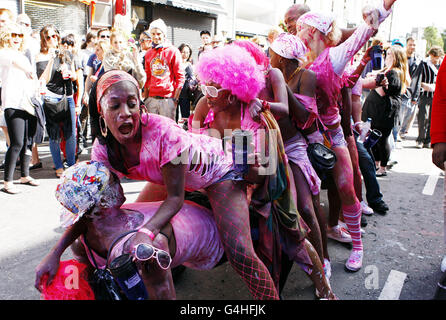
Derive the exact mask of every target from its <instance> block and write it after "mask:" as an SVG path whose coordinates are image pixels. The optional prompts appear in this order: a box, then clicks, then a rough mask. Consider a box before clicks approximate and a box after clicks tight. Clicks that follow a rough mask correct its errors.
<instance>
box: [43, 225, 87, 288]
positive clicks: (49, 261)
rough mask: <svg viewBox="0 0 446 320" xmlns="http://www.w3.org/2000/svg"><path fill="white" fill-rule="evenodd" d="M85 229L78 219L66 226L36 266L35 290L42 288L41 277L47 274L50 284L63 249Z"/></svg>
mask: <svg viewBox="0 0 446 320" xmlns="http://www.w3.org/2000/svg"><path fill="white" fill-rule="evenodd" d="M86 231H87V228H86V225H85V220H84V219H82V218H81V219H80V220H79V221H77V222H76V223H75V224H73V225H72V226H70V227H68V228H67V229H66V230H65V232H64V233H63V235H62V236H61V237H60V239H59V241H58V242H57V243H56V245H55V246H54V247H53V248H52V249H51V250H50V252H49V253H48V254H47V255H46V257H45V258H44V259H43V260H42V261H41V262H40V263H39V265H38V266H37V267H36V280H35V284H34V286H35V287H36V289H37V290H39V291H41V289H42V277H43V276H44V275H48V278H47V284H50V283H51V281H52V280H53V279H54V276H55V275H56V274H57V270H58V269H59V262H60V257H61V256H62V254H63V253H64V252H65V250H66V249H67V248H68V247H69V246H70V245H71V244H72V243H73V242H74V241H75V240H76V239H77V238H79V236H80V235H82V234H84V233H85V232H86Z"/></svg>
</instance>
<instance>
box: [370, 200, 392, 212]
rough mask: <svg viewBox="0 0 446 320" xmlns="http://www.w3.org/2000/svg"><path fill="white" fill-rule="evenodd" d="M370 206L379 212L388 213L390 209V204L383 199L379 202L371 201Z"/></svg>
mask: <svg viewBox="0 0 446 320" xmlns="http://www.w3.org/2000/svg"><path fill="white" fill-rule="evenodd" d="M369 207H370V208H372V209H373V211H375V212H376V213H379V214H386V213H387V211H389V206H388V205H387V204H386V203H385V202H384V201H383V200H381V201H380V202H378V203H373V204H372V203H369Z"/></svg>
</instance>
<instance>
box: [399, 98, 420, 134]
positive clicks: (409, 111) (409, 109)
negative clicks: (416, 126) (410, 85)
mask: <svg viewBox="0 0 446 320" xmlns="http://www.w3.org/2000/svg"><path fill="white" fill-rule="evenodd" d="M401 109H402V112H401V114H402V116H403V117H402V121H401V129H400V132H401V133H404V134H406V133H407V132H408V131H409V129H410V124H411V123H412V120H413V119H414V117H415V112H416V110H417V104H413V103H412V101H411V100H410V99H407V98H405V97H403V101H402V103H401Z"/></svg>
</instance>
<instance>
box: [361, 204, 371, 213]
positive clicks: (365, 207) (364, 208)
mask: <svg viewBox="0 0 446 320" xmlns="http://www.w3.org/2000/svg"><path fill="white" fill-rule="evenodd" d="M361 210H362V213H363V214H365V215H366V216H371V215H372V214H373V209H372V208H370V207H369V206H368V205H367V203H365V201H361Z"/></svg>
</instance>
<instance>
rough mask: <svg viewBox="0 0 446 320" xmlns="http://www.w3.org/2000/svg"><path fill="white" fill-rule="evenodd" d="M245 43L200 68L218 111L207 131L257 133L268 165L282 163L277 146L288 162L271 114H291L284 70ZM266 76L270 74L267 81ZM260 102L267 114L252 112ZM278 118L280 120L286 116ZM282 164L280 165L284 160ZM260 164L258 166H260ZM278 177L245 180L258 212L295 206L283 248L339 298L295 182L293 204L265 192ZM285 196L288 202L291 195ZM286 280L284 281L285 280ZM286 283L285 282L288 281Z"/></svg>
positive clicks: (215, 54)
mask: <svg viewBox="0 0 446 320" xmlns="http://www.w3.org/2000/svg"><path fill="white" fill-rule="evenodd" d="M241 43H243V45H240V44H239V45H237V44H236V45H230V46H226V47H224V48H219V49H214V50H212V51H210V52H207V53H203V54H202V55H201V56H200V61H199V63H198V65H197V66H196V70H197V73H198V76H199V78H200V80H201V81H202V83H203V84H202V85H203V91H204V93H205V98H206V104H207V105H208V106H209V108H210V111H211V112H212V118H209V117H208V118H207V123H206V127H207V128H208V129H209V134H218V135H221V136H224V135H225V132H227V131H226V130H228V129H230V130H231V131H232V130H236V129H242V130H245V131H251V132H252V134H253V137H254V139H253V140H254V142H255V152H256V153H257V154H261V155H265V154H268V155H269V158H268V165H270V164H271V163H273V162H275V161H276V160H275V159H274V158H273V157H274V156H273V155H272V154H273V152H272V150H273V149H274V148H275V147H274V145H277V146H279V149H281V150H282V151H283V153H282V154H281V152H280V150H279V152H278V153H277V155H278V158H280V157H281V156H283V157H284V158H286V156H285V149H284V148H283V142H282V137H281V134H280V130H279V125H278V124H277V122H276V120H275V119H274V117H273V116H272V114H271V112H270V111H269V110H268V109H271V110H272V109H273V108H275V109H277V110H278V111H279V114H280V113H282V114H287V108H288V105H287V92H286V84H285V82H284V80H283V76H282V75H281V74H280V71H279V70H274V71H273V72H274V73H275V74H274V75H272V72H271V70H268V71H269V72H268V71H267V72H265V70H266V68H267V66H268V60H267V58H266V55H265V54H264V53H263V52H261V51H260V52H259V51H256V50H257V49H256V48H255V47H254V46H256V45H255V44H252V45H251V44H248V43H247V42H246V41H244V42H241ZM276 72H279V77H281V82H278V81H274V82H273V81H271V79H272V78H273V79H275V77H276V76H277V74H276ZM265 73H267V76H266V77H265ZM278 83H279V84H281V87H280V89H281V92H277V91H278V90H276V91H273V89H272V88H273V87H275V86H277V85H278ZM278 94H279V95H281V97H282V98H281V100H279V99H278V100H279V102H275V100H274V96H277V95H278ZM265 96H267V98H268V100H271V101H272V102H271V103H269V102H267V101H268V100H266V99H265V100H263V101H260V100H259V99H258V98H257V97H265ZM257 102H260V104H261V105H262V106H263V108H262V112H260V113H259V112H253V113H251V112H250V107H253V106H254V105H255V104H256V103H257ZM251 111H252V110H251ZM252 114H255V116H256V118H257V119H258V120H259V122H257V121H255V120H254V119H253V117H252ZM278 118H280V116H279V117H278ZM279 121H280V120H279ZM273 130H276V132H277V136H276V137H275V139H274V137H273V136H271V135H270V133H271V131H273ZM263 134H265V136H266V137H267V138H268V139H269V144H267V145H266V144H262V142H263V141H262V139H261V137H263ZM271 143H272V144H273V146H272V145H271ZM278 163H280V159H279V161H278ZM283 163H284V167H283V169H285V170H286V172H287V173H288V172H291V171H290V170H289V167H288V164H287V161H286V160H285V161H284V162H283ZM256 165H258V164H257V163H256ZM262 170H265V171H262ZM280 170H281V167H280V164H279V165H278V166H277V170H276V171H280ZM277 176H280V175H279V174H276V173H272V172H269V173H268V168H264V167H262V166H261V165H259V166H258V170H257V171H255V170H252V171H251V174H249V175H246V176H244V178H245V180H246V181H247V182H248V183H250V184H251V185H250V190H251V191H252V197H251V204H252V207H253V208H254V211H255V212H257V209H256V208H258V206H259V205H264V204H265V203H267V202H271V203H272V207H274V206H277V207H279V206H281V205H283V206H284V207H287V208H289V212H287V214H290V215H291V214H293V213H294V214H295V220H296V228H295V229H293V228H288V229H286V228H282V226H280V225H278V228H279V233H280V235H279V238H280V243H283V244H282V245H281V246H280V247H281V250H283V251H284V253H285V254H287V255H288V257H289V259H290V260H292V261H293V260H294V261H296V262H297V263H298V264H299V265H300V266H301V267H302V268H303V269H304V270H305V271H306V272H307V274H308V275H309V276H310V278H311V279H312V280H313V282H314V284H315V287H316V288H317V290H318V291H319V292H321V296H322V297H325V298H328V299H335V296H334V294H333V292H332V291H331V288H330V285H329V283H328V281H327V279H326V278H325V274H324V271H323V267H322V263H321V260H320V259H319V256H318V254H317V252H316V250H315V249H314V247H313V246H312V244H311V243H310V242H309V241H308V240H306V235H307V234H308V229H307V227H306V224H305V222H304V221H303V220H301V218H300V216H299V213H298V210H297V208H296V207H295V197H296V195H295V186H294V179H288V180H287V182H288V184H287V186H286V189H287V191H284V190H282V192H283V193H284V194H286V193H287V192H289V194H291V195H292V196H291V197H290V198H289V199H288V203H285V204H284V203H280V202H275V201H273V200H272V199H271V195H270V194H268V193H264V192H262V190H263V189H265V188H263V186H267V185H268V183H269V182H270V181H272V180H274V179H276V177H277ZM279 179H280V178H279ZM283 198H286V196H284V197H283ZM268 199H269V200H268ZM290 203H291V205H290ZM288 206H289V207H288ZM259 211H260V210H259ZM265 220H266V219H265ZM262 221H263V220H262V218H260V220H259V226H261V223H262ZM273 224H274V223H273ZM273 229H274V227H273ZM260 230H263V229H262V228H261V227H259V232H260V233H261V234H260V239H259V240H260V247H261V241H262V240H261V239H262V236H264V234H262V232H261V231H260ZM265 232H267V231H265ZM287 232H294V236H295V238H293V240H295V242H294V243H293V244H292V245H291V246H288V245H287V243H288V242H289V241H288V240H284V241H283V239H287V237H288V235H287V234H286V233H287ZM280 247H279V248H280ZM275 250H276V251H278V250H280V249H278V248H275ZM256 251H261V250H256ZM276 253H277V252H276ZM282 261H283V259H282ZM273 270H274V268H273ZM285 273H286V272H285ZM272 275H273V278H274V279H275V280H276V278H275V277H274V276H275V273H274V271H273V272H272ZM280 276H282V274H280ZM282 281H284V280H283V278H282ZM279 282H280V281H279ZM281 284H283V282H282V283H281ZM281 287H282V286H281V285H279V289H280V288H281Z"/></svg>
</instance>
